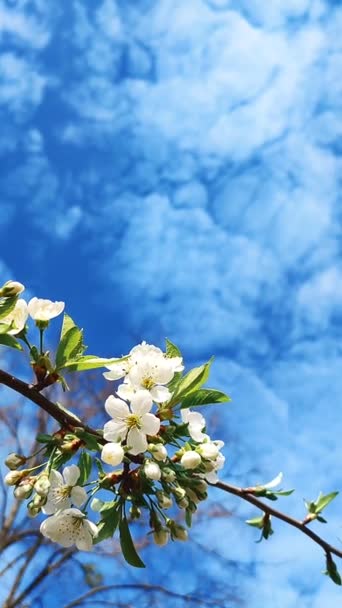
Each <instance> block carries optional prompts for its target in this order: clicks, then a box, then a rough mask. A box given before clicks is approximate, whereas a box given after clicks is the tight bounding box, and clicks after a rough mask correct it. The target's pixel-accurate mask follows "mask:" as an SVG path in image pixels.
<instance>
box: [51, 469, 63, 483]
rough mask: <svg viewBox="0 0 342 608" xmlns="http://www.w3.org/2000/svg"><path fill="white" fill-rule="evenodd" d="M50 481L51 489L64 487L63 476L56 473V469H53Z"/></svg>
mask: <svg viewBox="0 0 342 608" xmlns="http://www.w3.org/2000/svg"><path fill="white" fill-rule="evenodd" d="M49 481H50V484H51V487H56V486H63V485H64V479H63V476H62V474H61V473H60V472H59V471H56V469H51V471H50V475H49Z"/></svg>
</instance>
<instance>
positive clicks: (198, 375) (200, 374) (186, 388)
mask: <svg viewBox="0 0 342 608" xmlns="http://www.w3.org/2000/svg"><path fill="white" fill-rule="evenodd" d="M212 362H213V357H212V358H211V359H210V360H209V361H208V363H205V364H204V365H200V366H199V367H194V368H193V369H192V370H190V372H188V373H187V374H186V375H185V376H184V378H182V380H181V382H180V383H179V385H178V387H177V390H176V392H175V394H174V395H173V396H172V399H171V403H179V402H180V401H183V398H184V397H185V396H187V395H188V394H189V393H192V392H193V391H196V390H197V389H199V388H200V387H201V386H202V385H203V384H204V383H205V382H206V381H207V380H208V378H209V372H210V367H211V364H212Z"/></svg>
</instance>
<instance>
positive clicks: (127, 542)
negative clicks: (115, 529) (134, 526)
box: [119, 516, 145, 568]
mask: <svg viewBox="0 0 342 608" xmlns="http://www.w3.org/2000/svg"><path fill="white" fill-rule="evenodd" d="M119 530H120V544H121V549H122V554H123V556H124V558H125V560H126V562H127V563H128V564H130V565H131V566H135V568H145V564H144V562H143V561H142V560H141V559H140V557H139V555H138V554H137V552H136V549H135V546H134V543H133V540H132V536H131V532H130V529H129V526H128V522H127V519H126V517H125V516H124V517H123V518H122V519H121V521H120V525H119Z"/></svg>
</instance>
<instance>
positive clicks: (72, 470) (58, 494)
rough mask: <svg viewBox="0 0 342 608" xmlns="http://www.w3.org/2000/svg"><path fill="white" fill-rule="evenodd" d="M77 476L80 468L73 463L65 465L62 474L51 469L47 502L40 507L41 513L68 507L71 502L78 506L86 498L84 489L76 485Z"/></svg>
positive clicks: (53, 511)
mask: <svg viewBox="0 0 342 608" xmlns="http://www.w3.org/2000/svg"><path fill="white" fill-rule="evenodd" d="M79 476H80V469H79V468H78V466H76V465H75V464H72V465H71V466H69V467H65V469H64V471H63V475H62V474H61V473H60V472H59V471H55V469H52V470H51V472H50V476H49V481H50V489H49V493H48V496H47V502H46V504H45V505H44V506H43V508H42V511H43V513H45V514H46V515H51V514H52V513H56V512H57V511H60V510H62V509H69V508H70V507H71V504H74V505H76V506H77V507H80V506H81V505H82V504H83V503H84V502H85V501H86V500H87V493H86V491H85V489H84V488H82V487H81V486H77V485H76V483H77V480H78V478H79Z"/></svg>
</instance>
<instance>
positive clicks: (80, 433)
mask: <svg viewBox="0 0 342 608" xmlns="http://www.w3.org/2000/svg"><path fill="white" fill-rule="evenodd" d="M74 432H75V435H76V436H77V437H79V438H80V439H82V440H83V441H84V443H85V444H86V446H87V448H88V449H89V450H94V451H96V452H98V451H99V450H100V449H101V448H100V446H99V444H98V442H97V439H96V437H95V436H94V435H92V434H91V433H87V431H85V430H84V429H82V428H76V429H75V431H74Z"/></svg>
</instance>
